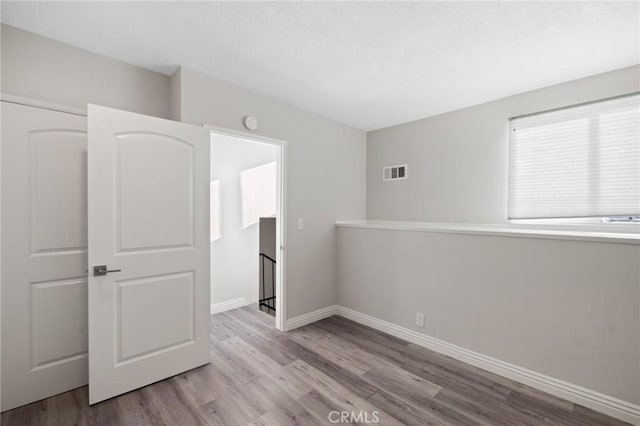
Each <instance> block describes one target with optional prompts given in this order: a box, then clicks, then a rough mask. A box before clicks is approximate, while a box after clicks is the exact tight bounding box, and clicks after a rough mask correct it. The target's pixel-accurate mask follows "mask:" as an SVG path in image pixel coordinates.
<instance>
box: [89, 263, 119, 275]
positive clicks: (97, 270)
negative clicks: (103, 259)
mask: <svg viewBox="0 0 640 426" xmlns="http://www.w3.org/2000/svg"><path fill="white" fill-rule="evenodd" d="M121 271H122V269H107V265H98V266H94V267H93V276H95V277H99V276H102V275H107V274H108V273H109V272H121Z"/></svg>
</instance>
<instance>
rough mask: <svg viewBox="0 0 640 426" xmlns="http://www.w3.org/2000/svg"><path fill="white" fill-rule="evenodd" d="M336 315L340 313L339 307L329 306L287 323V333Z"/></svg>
mask: <svg viewBox="0 0 640 426" xmlns="http://www.w3.org/2000/svg"><path fill="white" fill-rule="evenodd" d="M336 313H338V306H337V305H332V306H327V307H326V308H322V309H318V310H317V311H313V312H309V313H308V314H304V315H300V316H297V317H295V318H291V319H290V320H287V322H286V324H287V327H286V331H290V330H293V329H294V328H298V327H302V326H303V325H307V324H311V323H312V322H316V321H320V320H321V319H324V318H328V317H330V316H333V315H335V314H336Z"/></svg>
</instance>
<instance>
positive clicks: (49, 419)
mask: <svg viewBox="0 0 640 426" xmlns="http://www.w3.org/2000/svg"><path fill="white" fill-rule="evenodd" d="M273 322H274V321H273V317H271V316H269V315H267V314H265V313H262V312H259V311H258V310H257V307H245V308H240V309H235V310H233V311H228V312H225V313H221V314H216V315H214V316H212V317H211V338H212V339H211V358H212V361H211V364H209V365H207V366H204V367H201V368H198V369H195V370H192V371H189V372H187V373H184V374H181V375H178V376H175V377H173V378H171V379H168V380H164V381H162V382H158V383H155V384H153V385H150V386H147V387H145V388H142V389H139V390H137V391H134V392H130V393H128V394H126V395H122V396H120V397H117V398H113V399H111V400H108V401H105V402H103V403H100V404H96V405H95V406H93V407H89V406H88V403H87V389H86V387H85V388H80V389H76V390H74V391H71V392H67V393H64V394H61V395H57V396H54V397H52V398H49V399H46V400H43V401H39V402H36V403H33V404H30V405H27V406H24V407H21V408H17V409H15V410H12V411H9V412H7V413H4V414H3V415H2V425H7V426H8V425H11V426H17V425H65V426H66V425H76V424H82V425H127V426H130V425H131V426H133V425H179V426H188V425H203V424H213V425H247V424H251V425H278V426H279V425H290V424H299V425H316V424H332V423H331V421H330V420H334V421H335V420H340V417H339V416H340V415H341V414H340V413H341V412H343V411H344V412H346V415H347V416H348V415H350V413H352V412H353V416H354V417H351V418H346V419H347V420H352V421H353V423H360V424H362V423H365V422H366V421H367V420H368V421H369V422H371V423H374V422H375V421H376V420H377V423H378V424H381V425H396V424H412V425H456V426H457V425H492V426H493V425H598V426H605V425H622V424H625V423H622V422H619V421H617V420H614V419H612V418H610V417H606V416H604V415H602V414H598V413H596V412H594V411H591V410H589V409H587V408H584V407H581V406H578V405H575V404H572V403H570V402H567V401H564V400H561V399H558V398H555V397H553V396H550V395H547V394H544V393H542V392H539V391H536V390H533V389H531V388H528V387H525V386H522V385H519V384H517V383H514V382H512V381H509V380H507V379H504V378H501V377H499V376H496V375H493V374H490V373H487V372H484V371H482V370H479V369H476V368H474V367H471V366H469V365H467V364H464V363H461V362H459V361H455V360H453V359H451V358H448V357H445V356H443V355H439V354H437V353H434V352H432V351H429V350H427V349H424V348H421V347H419V346H416V345H413V344H410V343H407V342H405V341H403V340H400V339H397V338H395V337H392V336H389V335H386V334H383V333H380V332H378V331H375V330H372V329H370V328H368V327H365V326H361V325H359V324H356V323H354V322H352V321H349V320H346V319H343V318H340V317H332V318H328V319H325V320H323V321H320V322H317V323H314V324H311V325H308V326H306V327H302V328H300V329H297V330H294V331H292V332H288V333H280V332H278V331H276V330H275V329H274V328H273ZM332 412H334V413H333V414H331V413H332ZM335 412H337V413H335ZM329 416H332V417H329ZM343 419H344V418H343ZM348 423H349V421H346V422H344V423H340V424H348Z"/></svg>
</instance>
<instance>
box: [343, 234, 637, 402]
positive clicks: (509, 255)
mask: <svg viewBox="0 0 640 426" xmlns="http://www.w3.org/2000/svg"><path fill="white" fill-rule="evenodd" d="M338 255H339V257H338V259H339V265H338V281H339V283H340V285H339V287H338V288H339V291H338V304H339V305H342V306H345V307H347V308H351V309H354V310H356V311H359V312H362V313H365V314H368V315H372V316H374V317H377V318H380V319H383V320H385V321H389V322H391V323H394V324H398V325H400V326H402V327H406V328H410V329H413V330H416V331H418V332H421V333H424V334H426V335H428V336H432V337H435V338H438V339H441V340H444V341H446V342H449V343H453V344H455V345H458V346H461V347H463V348H466V349H470V350H473V351H476V352H479V353H481V354H485V355H489V356H492V357H494V358H497V359H500V360H503V361H507V362H510V363H512V364H515V365H518V366H521V367H525V368H528V369H530V370H533V371H536V372H539V373H543V374H546V375H549V376H551V377H554V378H558V379H561V380H565V381H568V382H570V383H574V384H577V385H581V386H584V387H586V388H589V389H593V390H596V391H599V392H602V393H604V394H607V395H611V396H614V397H618V398H620V399H623V400H625V401H629V402H632V403H640V380H639V379H638V378H639V377H640V285H639V283H640V247H638V246H637V245H635V246H634V245H625V244H608V243H599V242H580V241H562V240H544V239H534V238H510V237H494V236H478V235H455V234H436V233H429V232H406V231H388V230H374V229H356V228H339V231H338ZM416 312H422V313H424V314H425V328H420V327H416V325H415V315H416Z"/></svg>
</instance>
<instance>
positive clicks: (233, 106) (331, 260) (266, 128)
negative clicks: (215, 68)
mask: <svg viewBox="0 0 640 426" xmlns="http://www.w3.org/2000/svg"><path fill="white" fill-rule="evenodd" d="M173 78H176V79H179V80H180V81H179V82H175V81H174V82H173V84H179V85H180V103H181V104H180V107H179V108H177V107H174V109H173V110H174V111H180V115H181V117H180V119H181V120H182V121H184V122H187V123H193V124H202V123H207V124H211V125H215V126H220V127H225V128H229V129H234V130H240V131H246V129H244V128H243V126H242V118H243V117H244V116H246V115H254V116H256V117H257V118H258V120H259V122H260V127H259V129H258V130H257V131H256V132H255V133H256V134H260V135H264V136H268V137H272V138H276V139H281V140H285V141H286V142H287V155H288V159H287V167H288V170H287V173H288V175H287V182H286V185H287V212H286V214H287V218H286V220H287V223H286V224H285V226H286V229H287V239H288V241H287V317H288V318H293V317H295V316H298V315H302V314H305V313H308V312H312V311H315V310H317V309H321V308H324V307H327V306H330V305H333V304H335V302H336V295H337V288H336V263H337V258H336V230H335V222H336V220H340V219H362V218H364V217H365V204H366V203H365V161H366V160H365V159H366V135H365V132H364V131H362V130H358V129H354V128H352V127H349V126H346V125H342V124H339V123H336V122H335V121H332V120H329V119H327V118H324V117H321V116H318V115H316V114H313V113H309V112H306V111H303V110H300V109H298V108H294V107H291V106H288V105H285V104H282V103H280V102H277V101H275V100H273V99H270V98H267V97H264V96H261V95H258V94H256V93H254V92H251V91H248V90H246V89H242V88H240V87H237V86H234V85H231V84H228V83H225V82H222V81H220V80H216V79H212V78H210V77H207V76H205V75H203V74H200V73H198V72H195V71H190V70H187V69H182V70H181V72H180V73H179V74H177V75H175V76H174V77H173ZM297 218H304V223H305V228H304V230H302V231H298V230H297V228H296V221H297Z"/></svg>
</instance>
